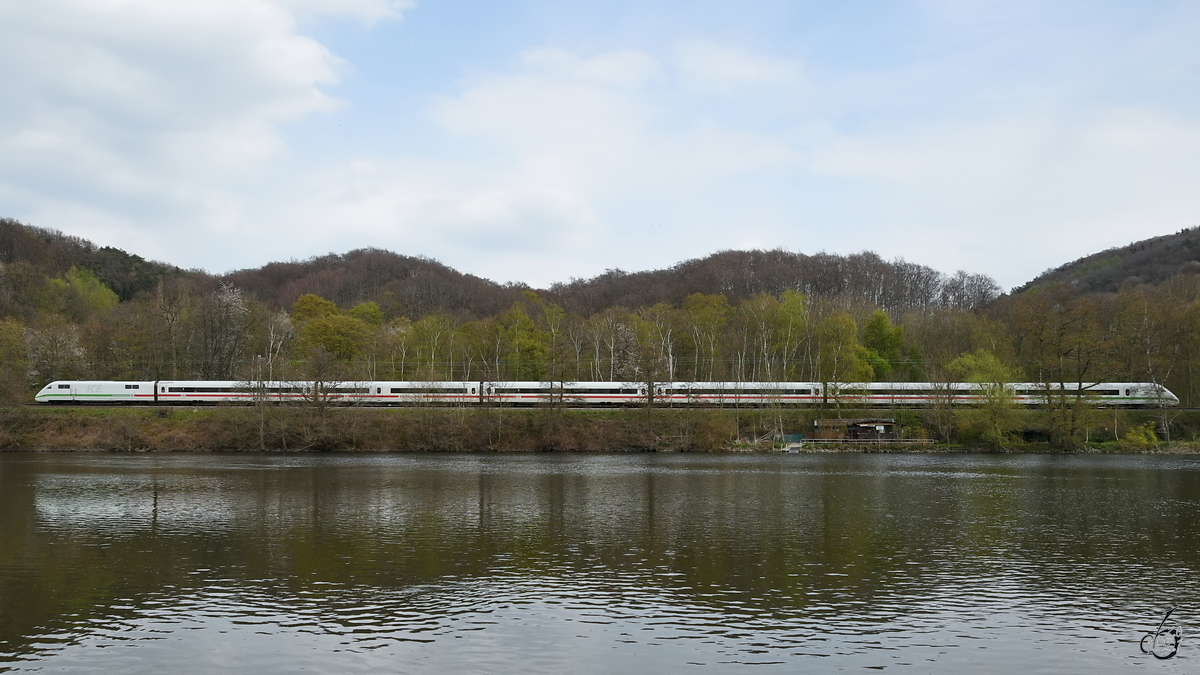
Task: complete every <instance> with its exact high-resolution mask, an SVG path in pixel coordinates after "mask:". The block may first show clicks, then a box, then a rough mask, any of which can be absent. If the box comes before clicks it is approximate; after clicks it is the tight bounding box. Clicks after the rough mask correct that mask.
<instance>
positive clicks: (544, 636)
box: [0, 455, 1200, 672]
mask: <svg viewBox="0 0 1200 675" xmlns="http://www.w3.org/2000/svg"><path fill="white" fill-rule="evenodd" d="M1197 499H1200V462H1198V461H1197V460H1193V459H1191V458H1186V457H1185V458H1171V457H1095V456H1024V457H994V456H880V455H850V456H782V457H780V456H772V457H762V456H751V457H738V456H732V457H731V456H720V457H707V456H705V457H691V456H666V457H663V456H653V455H650V456H646V455H642V456H599V457H595V456H587V457H578V456H558V455H556V456H542V455H537V456H534V455H529V456H480V455H458V456H384V457H362V456H354V457H330V456H310V457H284V456H258V455H247V456H240V455H235V456H190V455H181V456H163V455H156V456H112V455H0V509H2V510H0V671H2V670H5V669H9V670H16V671H22V670H26V669H30V670H32V669H38V668H51V669H55V670H67V671H70V670H89V671H90V672H117V671H119V672H160V671H163V670H170V671H174V672H212V671H213V670H216V669H218V668H220V669H221V670H227V671H231V672H253V671H269V672H276V671H287V670H300V669H305V668H307V669H310V670H321V671H346V672H378V671H382V670H388V671H400V672H442V671H455V672H496V671H515V670H521V671H535V672H536V671H540V672H560V671H563V670H568V669H570V670H572V671H582V672H628V671H647V670H651V669H653V670H660V671H680V670H689V669H693V668H695V667H696V666H697V665H703V666H707V667H710V668H714V669H718V670H720V671H724V670H729V669H736V668H738V667H747V668H750V667H752V668H754V669H756V670H766V671H772V670H780V671H788V672H792V671H794V670H795V668H796V666H797V664H802V665H804V666H805V668H806V669H807V670H819V671H837V670H841V669H854V670H857V669H861V668H864V667H884V668H886V669H889V670H899V671H913V672H918V671H919V672H960V671H962V670H964V669H969V670H972V671H974V672H1008V671H1010V670H1012V669H1013V668H1026V669H1030V670H1034V671H1039V670H1045V671H1051V670H1052V671H1055V672H1063V671H1066V672H1082V671H1085V670H1086V671H1095V670H1097V669H1099V670H1101V671H1110V672H1117V671H1121V672H1124V671H1126V670H1128V669H1130V668H1138V667H1154V668H1161V669H1166V671H1167V672H1173V671H1174V670H1175V669H1185V668H1186V667H1187V662H1188V651H1189V650H1188V646H1189V645H1188V641H1187V638H1186V637H1185V641H1184V644H1183V646H1182V648H1181V650H1180V655H1179V656H1178V657H1177V658H1176V659H1175V660H1172V661H1170V662H1154V660H1153V659H1147V658H1144V657H1143V655H1142V654H1141V653H1140V651H1139V650H1138V648H1137V641H1138V640H1139V639H1140V637H1141V635H1142V633H1143V632H1144V631H1146V630H1149V629H1152V628H1153V627H1154V625H1155V624H1156V623H1157V620H1158V618H1160V617H1161V615H1162V612H1163V611H1165V608H1166V607H1168V606H1170V605H1171V604H1175V603H1178V604H1179V605H1180V607H1181V609H1180V610H1179V612H1177V618H1178V619H1179V621H1180V622H1181V623H1183V624H1184V626H1185V631H1186V630H1187V625H1188V622H1189V617H1191V616H1195V615H1197V614H1200V602H1196V599H1200V592H1198V591H1200V587H1198V584H1197V581H1196V574H1195V571H1196V565H1197V563H1198V562H1200V557H1198V556H1197V553H1198V549H1200V545H1198V544H1197V539H1196V537H1195V534H1196V532H1195V530H1196V527H1197V526H1196V524H1195V522H1194V518H1193V515H1194V514H1195V513H1196V500H1197ZM1189 602H1196V604H1195V605H1194V607H1195V608H1189ZM689 664H691V665H689Z"/></svg>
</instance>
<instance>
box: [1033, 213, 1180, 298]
mask: <svg viewBox="0 0 1200 675" xmlns="http://www.w3.org/2000/svg"><path fill="white" fill-rule="evenodd" d="M1197 273H1200V227H1191V228H1187V229H1184V230H1180V231H1179V232H1176V233H1175V234H1170V235H1166V236H1163V237H1152V238H1150V239H1143V240H1141V241H1135V242H1133V243H1132V244H1129V245H1127V246H1121V247H1119V248H1110V249H1108V250H1106V251H1101V252H1099V253H1093V254H1092V255H1089V256H1086V257H1083V258H1080V259H1078V260H1075V261H1073V262H1069V263H1066V264H1065V265H1060V266H1059V267H1056V268H1054V269H1051V270H1046V271H1045V272H1043V273H1041V274H1040V275H1038V276H1037V278H1035V279H1033V280H1032V281H1030V282H1029V283H1027V284H1025V285H1024V286H1021V287H1020V288H1017V289H1014V292H1021V291H1027V290H1031V289H1034V288H1042V287H1045V286H1049V285H1051V284H1055V283H1067V284H1071V285H1072V286H1075V287H1076V288H1078V289H1079V290H1080V291H1083V292H1087V293H1115V292H1117V291H1118V290H1120V289H1121V287H1123V286H1139V285H1142V284H1149V285H1151V286H1156V285H1158V284H1161V283H1162V282H1164V281H1166V280H1168V279H1170V278H1172V277H1174V276H1176V275H1178V274H1197Z"/></svg>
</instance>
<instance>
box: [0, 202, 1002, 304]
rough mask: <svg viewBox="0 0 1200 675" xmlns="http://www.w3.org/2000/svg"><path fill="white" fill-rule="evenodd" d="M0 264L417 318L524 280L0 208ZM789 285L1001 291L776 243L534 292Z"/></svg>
mask: <svg viewBox="0 0 1200 675" xmlns="http://www.w3.org/2000/svg"><path fill="white" fill-rule="evenodd" d="M14 263H16V265H15V266H14ZM0 264H3V265H6V266H8V267H9V269H8V270H7V271H6V273H5V275H4V276H5V280H4V283H0V287H2V288H0V291H3V293H0V295H4V296H7V300H8V302H9V304H11V303H12V302H18V303H19V298H16V297H14V294H16V295H19V289H18V288H17V287H16V285H19V284H18V283H17V282H18V281H19V280H18V278H17V277H19V276H20V273H21V270H22V269H25V270H27V271H28V272H29V274H27V276H30V279H31V283H34V282H39V283H40V279H42V278H56V277H63V275H64V274H66V273H67V272H68V271H69V270H70V269H71V268H72V267H75V268H79V269H82V270H88V271H90V272H92V273H93V274H95V276H96V277H97V278H98V279H99V280H100V281H101V282H103V283H104V285H105V286H107V287H108V288H110V289H112V290H113V291H114V292H115V293H116V294H117V296H118V298H119V299H120V300H121V301H125V300H130V299H132V298H133V297H135V296H136V295H137V294H139V293H142V292H147V291H152V290H154V289H155V288H156V286H157V284H158V282H159V279H160V278H164V277H165V278H168V279H169V278H171V277H176V278H179V280H180V281H185V283H187V284H189V285H192V286H197V287H202V288H205V289H212V288H215V287H216V285H217V282H218V281H222V282H226V283H229V284H232V285H233V286H234V287H237V288H239V289H241V290H242V291H244V292H246V293H248V294H249V295H250V296H251V297H253V298H255V299H257V300H258V301H260V302H262V303H264V304H265V305H266V306H268V307H270V308H273V309H288V308H290V307H291V306H292V303H294V302H295V301H296V299H297V298H299V297H300V296H302V295H305V294H309V293H311V294H315V295H318V296H321V297H323V298H326V299H328V300H331V301H333V302H334V303H336V304H337V305H338V306H340V307H343V308H347V307H351V306H354V305H357V304H359V303H363V302H375V303H376V304H378V305H379V307H380V308H381V309H382V310H383V312H384V314H385V316H387V317H389V318H390V317H395V316H408V317H410V318H413V319H416V318H420V317H422V316H427V315H429V314H434V313H441V314H447V315H453V316H459V317H463V318H483V317H489V316H495V315H496V314H498V313H500V312H502V311H503V310H505V309H506V308H508V307H511V306H512V305H513V303H514V302H517V301H519V300H520V299H521V298H522V297H523V296H522V291H525V290H531V289H529V288H528V287H526V286H523V285H520V284H499V283H496V282H494V281H489V280H487V279H483V278H480V277H477V276H474V275H470V274H464V273H462V272H459V271H457V270H454V269H452V268H450V267H447V266H446V265H443V264H441V263H439V262H437V261H435V260H431V259H429V258H425V257H420V256H406V255H400V254H397V253H392V252H390V251H384V250H380V249H359V250H355V251H350V252H349V253H345V254H330V255H325V256H319V257H314V258H311V259H309V260H304V261H290V262H273V263H269V264H267V265H264V266H262V267H259V268H255V269H245V270H239V271H236V272H232V273H229V274H227V275H225V276H223V277H213V276H211V275H209V274H206V273H204V272H201V271H184V270H181V269H179V268H177V267H174V266H171V265H168V264H163V263H156V262H150V261H147V260H144V259H143V258H141V257H139V256H136V255H132V254H129V253H126V252H125V251H122V250H120V249H116V248H112V247H108V246H103V247H99V246H96V245H95V244H93V243H92V242H89V241H86V240H84V239H80V238H78V237H71V236H67V235H64V234H62V233H61V232H57V231H54V230H48V229H42V228H38V227H32V226H29V225H24V224H22V223H20V222H18V221H16V220H11V219H0ZM14 284H16V285H14ZM786 290H794V291H799V292H801V293H804V294H805V295H806V296H808V297H809V298H812V299H817V300H829V301H833V302H835V303H836V304H838V305H841V306H850V305H857V306H869V307H878V308H882V309H884V310H886V311H888V312H889V313H903V312H905V311H908V310H910V309H929V308H937V307H942V308H948V309H963V310H974V309H978V308H980V307H982V306H983V305H985V304H987V303H989V302H991V301H992V300H994V299H996V298H997V297H998V296H999V295H1000V293H1001V289H1000V287H999V286H998V285H997V284H996V283H995V281H993V280H992V279H991V278H990V277H987V276H984V275H977V274H968V273H966V272H958V273H956V274H954V275H952V276H951V275H945V274H943V273H941V272H939V271H937V270H935V269H932V268H930V267H926V266H923V265H918V264H915V263H910V262H906V261H903V260H894V261H886V260H884V259H883V258H881V257H880V256H879V255H877V254H875V253H870V252H864V253H858V254H853V255H848V256H841V255H833V254H827V253H818V254H816V255H805V254H803V253H792V252H789V251H784V250H773V251H722V252H719V253H714V254H712V255H710V256H707V257H704V258H697V259H693V260H687V261H684V262H681V263H679V264H677V265H675V266H673V267H670V268H668V269H662V270H652V271H644V272H624V271H622V270H609V271H608V272H605V273H604V274H601V275H598V276H596V277H593V278H591V279H573V280H571V281H569V282H566V283H559V284H554V285H553V286H551V287H550V288H549V289H542V290H539V291H538V293H539V294H540V295H541V296H543V297H544V298H545V299H547V300H549V301H551V302H555V303H557V304H559V305H560V306H562V307H563V308H564V309H565V310H567V311H569V312H572V313H575V314H579V315H581V316H592V315H595V314H598V313H600V312H603V311H605V310H607V309H610V308H625V309H634V308H639V307H649V306H652V305H656V304H659V303H666V304H668V305H673V306H679V305H681V304H682V303H683V301H684V300H685V299H686V298H687V297H688V296H690V295H692V294H694V293H703V294H708V295H723V296H725V297H726V298H727V299H728V301H729V302H731V303H734V304H736V303H739V302H741V301H743V300H745V299H747V298H749V297H752V296H754V295H757V294H764V293H765V294H768V295H773V296H779V295H780V294H782V293H783V292H784V291H786ZM0 299H2V298H0ZM0 309H2V308H0ZM14 309H15V308H14Z"/></svg>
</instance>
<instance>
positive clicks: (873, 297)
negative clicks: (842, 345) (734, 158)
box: [548, 249, 1001, 316]
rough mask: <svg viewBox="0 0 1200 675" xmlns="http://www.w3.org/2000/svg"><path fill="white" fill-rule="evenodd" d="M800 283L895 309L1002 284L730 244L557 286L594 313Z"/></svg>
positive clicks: (941, 303) (974, 294)
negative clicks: (669, 263) (660, 266)
mask: <svg viewBox="0 0 1200 675" xmlns="http://www.w3.org/2000/svg"><path fill="white" fill-rule="evenodd" d="M786 290H794V291H799V292H801V293H803V294H805V295H806V296H808V297H810V298H814V299H823V300H834V301H840V303H841V304H861V305H869V306H872V307H879V308H882V309H884V310H886V311H887V312H889V313H892V312H895V313H900V312H904V311H906V310H909V309H925V308H933V307H945V308H952V309H977V308H979V307H982V306H983V305H985V304H987V303H989V302H991V301H992V300H995V299H996V298H997V297H998V296H999V295H1000V293H1001V288H1000V287H999V286H998V285H997V284H996V282H995V281H994V280H992V279H991V277H988V276H985V275H980V274H968V273H966V272H961V271H960V272H958V273H956V274H955V275H953V276H947V275H944V274H942V273H941V272H939V271H937V270H935V269H933V268H930V267H926V266H924V265H918V264H916V263H910V262H906V261H904V260H894V261H890V262H889V261H886V260H884V259H883V258H881V257H879V256H878V255H877V254H875V253H871V252H864V253H856V254H853V255H848V256H841V255H833V254H829V253H818V254H816V255H805V254H803V253H792V252H790V251H784V250H778V249H777V250H773V251H722V252H720V253H714V254H712V255H710V256H708V257H705V258H697V259H694V260H687V261H684V262H681V263H679V264H677V265H675V266H674V267H671V268H669V269H665V270H654V271H649V272H633V273H630V272H623V271H621V270H610V271H608V272H606V273H604V274H601V275H599V276H597V277H595V278H592V279H587V280H573V281H571V282H569V283H560V284H555V285H554V286H552V287H551V288H550V289H549V291H548V294H549V296H550V297H551V298H553V299H554V300H555V301H556V302H558V303H559V304H560V305H562V306H563V308H564V309H567V310H569V311H573V312H576V313H578V314H580V315H583V316H591V315H593V314H596V313H599V312H601V311H603V310H605V309H607V308H609V307H647V306H651V305H655V304H657V303H660V302H665V303H667V304H670V305H679V304H681V303H682V302H683V301H684V299H686V298H687V297H688V296H689V295H691V294H692V293H705V294H713V295H724V296H725V297H726V298H728V299H729V301H730V302H732V303H738V302H741V301H742V300H744V299H746V298H748V297H751V296H753V295H757V294H760V293H766V294H768V295H774V296H778V295H779V294H781V293H783V292H784V291H786Z"/></svg>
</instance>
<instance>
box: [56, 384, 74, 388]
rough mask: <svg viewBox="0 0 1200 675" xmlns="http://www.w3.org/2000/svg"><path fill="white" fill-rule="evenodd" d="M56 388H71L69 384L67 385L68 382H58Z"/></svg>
mask: <svg viewBox="0 0 1200 675" xmlns="http://www.w3.org/2000/svg"><path fill="white" fill-rule="evenodd" d="M58 388H59V389H70V388H71V385H69V384H60V385H58Z"/></svg>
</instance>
